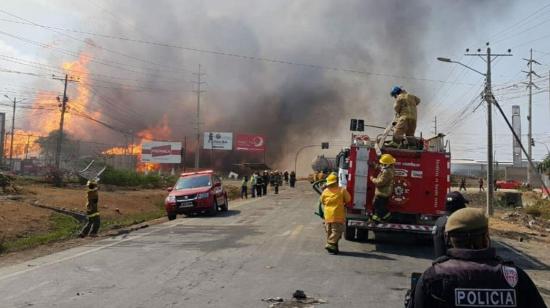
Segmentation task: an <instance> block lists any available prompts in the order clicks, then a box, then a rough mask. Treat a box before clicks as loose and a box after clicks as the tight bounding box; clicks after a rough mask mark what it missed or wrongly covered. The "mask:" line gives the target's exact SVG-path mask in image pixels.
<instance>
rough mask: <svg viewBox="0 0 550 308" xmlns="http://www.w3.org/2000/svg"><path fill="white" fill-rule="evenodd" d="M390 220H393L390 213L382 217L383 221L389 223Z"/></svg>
mask: <svg viewBox="0 0 550 308" xmlns="http://www.w3.org/2000/svg"><path fill="white" fill-rule="evenodd" d="M390 218H391V213H390V212H388V214H386V215H384V217H382V221H388V220H389V219H390Z"/></svg>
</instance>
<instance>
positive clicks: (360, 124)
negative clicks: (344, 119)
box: [357, 120, 365, 132]
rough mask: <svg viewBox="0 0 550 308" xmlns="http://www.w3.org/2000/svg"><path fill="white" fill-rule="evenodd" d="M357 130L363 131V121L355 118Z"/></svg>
mask: <svg viewBox="0 0 550 308" xmlns="http://www.w3.org/2000/svg"><path fill="white" fill-rule="evenodd" d="M357 131H358V132H363V131H365V121H364V120H357Z"/></svg>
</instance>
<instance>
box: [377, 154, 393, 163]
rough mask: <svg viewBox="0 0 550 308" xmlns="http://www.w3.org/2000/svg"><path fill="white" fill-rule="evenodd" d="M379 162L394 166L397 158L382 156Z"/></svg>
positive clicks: (388, 155) (387, 155)
mask: <svg viewBox="0 0 550 308" xmlns="http://www.w3.org/2000/svg"><path fill="white" fill-rule="evenodd" d="M379 162H380V163H381V164H384V165H393V164H395V158H394V157H393V156H391V154H382V156H381V157H380V161H379Z"/></svg>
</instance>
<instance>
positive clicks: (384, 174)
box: [370, 154, 395, 222]
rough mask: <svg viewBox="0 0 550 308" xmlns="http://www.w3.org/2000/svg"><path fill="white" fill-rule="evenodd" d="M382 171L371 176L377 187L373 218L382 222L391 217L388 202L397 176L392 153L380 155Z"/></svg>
mask: <svg viewBox="0 0 550 308" xmlns="http://www.w3.org/2000/svg"><path fill="white" fill-rule="evenodd" d="M379 163H380V166H381V167H380V172H379V173H378V176H377V177H376V178H374V177H372V176H371V177H370V180H371V182H373V183H374V185H375V187H376V189H375V191H374V200H373V206H374V214H373V215H372V216H371V219H372V220H373V221H374V222H381V221H386V220H388V219H390V217H391V213H390V212H389V211H388V204H389V203H390V197H391V195H392V193H393V180H394V176H395V171H394V166H393V165H394V164H395V158H394V157H393V156H392V155H391V154H382V156H381V157H380V161H379Z"/></svg>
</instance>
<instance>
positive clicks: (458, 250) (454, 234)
mask: <svg viewBox="0 0 550 308" xmlns="http://www.w3.org/2000/svg"><path fill="white" fill-rule="evenodd" d="M445 231H446V234H447V238H448V239H449V242H450V243H451V245H452V248H450V249H449V250H447V253H446V255H444V256H442V257H440V258H438V259H437V260H435V261H434V263H433V265H432V266H430V267H429V268H428V269H427V270H426V271H425V272H424V273H423V274H422V276H421V277H420V278H419V279H418V282H417V283H416V287H415V288H414V290H412V293H411V297H410V298H411V300H410V301H409V303H408V305H407V307H409V308H413V307H415V308H424V307H426V308H428V307H429V308H437V307H525V308H542V307H546V304H545V303H544V300H543V299H542V297H541V295H540V293H539V291H538V290H537V287H536V286H535V284H534V283H533V281H532V280H531V279H530V278H529V276H528V275H527V273H525V272H524V271H523V270H522V269H521V268H519V267H517V266H516V265H514V263H512V262H505V261H503V260H502V259H501V258H499V257H498V256H497V255H496V250H495V248H494V247H490V244H491V239H490V238H489V221H488V219H487V217H486V216H485V215H484V214H483V212H482V211H481V210H479V209H474V208H464V209H460V210H458V211H456V212H454V213H453V214H452V215H451V216H449V219H448V220H447V224H446V225H445Z"/></svg>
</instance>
